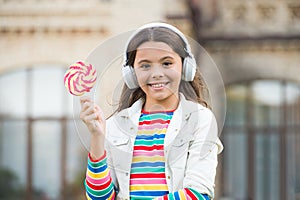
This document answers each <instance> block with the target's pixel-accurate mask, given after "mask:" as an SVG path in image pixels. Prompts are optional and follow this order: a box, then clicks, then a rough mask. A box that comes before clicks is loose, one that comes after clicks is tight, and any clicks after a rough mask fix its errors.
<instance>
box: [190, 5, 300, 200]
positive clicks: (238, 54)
mask: <svg viewBox="0 0 300 200" xmlns="http://www.w3.org/2000/svg"><path fill="white" fill-rule="evenodd" d="M188 4H189V5H190V9H191V16H192V17H191V19H192V21H193V27H195V29H194V31H195V37H196V38H197V41H199V43H200V44H202V45H203V46H204V47H205V49H206V50H207V51H208V52H209V53H210V55H211V56H212V57H213V59H214V61H215V62H216V64H217V65H218V67H219V69H220V71H221V74H222V77H223V80H224V83H225V87H226V95H227V115H226V121H225V122H226V123H225V126H224V129H223V133H222V141H223V142H224V145H225V150H224V152H223V154H222V157H221V166H220V168H221V169H220V176H219V178H220V179H219V181H220V182H218V184H219V189H218V191H219V192H220V193H219V195H218V196H219V198H218V199H255V200H257V199H272V200H273V199H289V200H294V199H300V173H299V169H300V159H299V158H300V155H299V153H300V149H299V145H300V143H299V142H300V132H299V125H300V76H299V75H298V74H299V73H300V66H299V63H300V2H299V1H297V0H294V1H293V0H289V1H268V0H264V1H238V0H229V1H225V0H224V1H214V0H213V1H208V0H201V1H197V0H189V1H188Z"/></svg>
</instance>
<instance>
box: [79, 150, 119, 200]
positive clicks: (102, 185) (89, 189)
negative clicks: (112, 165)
mask: <svg viewBox="0 0 300 200" xmlns="http://www.w3.org/2000/svg"><path fill="white" fill-rule="evenodd" d="M106 160H107V158H106V153H105V154H104V155H103V157H102V158H100V159H98V160H92V158H91V156H90V155H89V156H88V165H87V171H86V179H85V182H84V184H85V190H86V197H87V199H89V200H90V199H91V200H100V199H103V200H104V199H109V200H110V199H114V198H115V194H116V192H115V189H114V183H113V181H112V178H111V176H110V170H109V168H108V167H107V162H106Z"/></svg>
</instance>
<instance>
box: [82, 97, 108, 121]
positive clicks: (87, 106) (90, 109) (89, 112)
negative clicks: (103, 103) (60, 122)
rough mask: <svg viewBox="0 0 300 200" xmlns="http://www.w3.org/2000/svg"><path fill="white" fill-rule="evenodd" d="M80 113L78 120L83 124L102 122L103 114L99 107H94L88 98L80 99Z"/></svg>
mask: <svg viewBox="0 0 300 200" xmlns="http://www.w3.org/2000/svg"><path fill="white" fill-rule="evenodd" d="M80 103H81V112H80V119H81V120H82V121H84V122H85V123H89V122H91V121H92V120H97V121H99V122H100V121H103V120H104V119H105V118H104V114H103V112H102V110H101V109H100V107H99V106H98V105H96V104H95V103H94V102H92V100H91V99H90V98H89V97H82V98H81V99H80Z"/></svg>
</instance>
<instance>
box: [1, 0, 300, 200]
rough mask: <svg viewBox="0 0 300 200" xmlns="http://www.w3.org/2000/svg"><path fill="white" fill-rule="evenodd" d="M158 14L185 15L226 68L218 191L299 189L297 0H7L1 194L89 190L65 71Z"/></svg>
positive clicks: (252, 193) (58, 195)
mask: <svg viewBox="0 0 300 200" xmlns="http://www.w3.org/2000/svg"><path fill="white" fill-rule="evenodd" d="M153 21H167V22H170V23H171V24H173V25H175V26H178V27H179V28H180V29H181V30H182V31H183V32H184V33H185V34H187V35H188V36H190V37H192V38H194V39H195V40H196V41H198V42H199V43H200V44H201V45H202V46H203V47H204V48H205V49H206V51H207V52H208V53H209V54H210V55H211V57H212V58H213V60H214V61H215V63H216V65H217V66H218V70H219V71H220V72H221V75H222V78H223V81H224V84H225V88H226V94H227V116H226V121H225V125H224V128H223V132H222V135H221V137H222V141H223V143H224V146H225V149H224V152H223V153H222V155H221V157H220V165H219V167H218V177H217V184H216V192H217V194H216V195H217V196H216V199H223V200H225V199H226V200H227V199H230V200H231V199H232V200H238V199H239V200H240V199H245V200H246V199H255V200H259V199H272V200H273V199H274V200H276V199H278V200H279V199H289V200H290V199H291V200H294V199H300V197H299V194H300V173H299V172H298V171H297V169H300V159H299V158H300V147H299V146H300V136H299V134H300V132H299V130H300V76H299V75H298V74H300V66H299V63H300V2H299V1H297V0H288V1H269V0H264V1H238V0H229V1H225V0H220V1H216V0H175V1H174V0H163V1H161V0H152V1H149V0H139V1H134V0H74V1H69V0H60V1H58V0H54V1H48V0H42V1H37V0H23V1H21V0H0V51H1V54H0V57H1V65H0V97H1V103H0V178H1V181H0V197H1V198H2V199H9V198H12V199H27V200H29V199H61V200H63V199H83V198H84V190H83V177H84V173H85V166H86V155H87V151H86V148H85V146H84V144H83V142H82V141H83V139H82V137H83V136H82V135H79V134H78V130H77V129H80V127H75V126H74V119H73V118H74V117H73V114H74V113H73V112H74V107H73V103H74V102H73V101H74V99H73V98H72V97H70V95H69V94H68V93H67V92H66V90H65V88H64V86H63V81H62V77H63V75H64V73H65V70H66V68H67V67H68V66H69V64H70V63H73V62H74V61H77V60H80V59H85V58H86V57H87V56H88V55H89V53H90V52H91V51H92V50H93V49H94V48H95V47H97V46H98V45H99V44H101V43H103V42H105V41H107V40H109V38H111V37H114V36H116V35H119V34H120V33H124V32H126V31H129V30H133V29H135V28H137V27H139V26H140V25H142V24H145V23H148V22H153ZM120 48H121V52H122V47H120ZM116 51H117V50H116ZM118 51H119V50H118ZM119 56H122V55H119ZM199 59H200V62H201V58H199ZM204 62H205V61H204ZM204 64H205V63H204ZM206 70H208V69H203V71H206ZM208 71H209V70H208ZM117 73H118V72H116V74H115V75H116V76H117V77H118V76H119V74H117ZM111 77H114V75H111ZM109 85H110V84H107V85H106V86H107V87H109ZM99 92H100V93H101V92H103V91H99ZM212 92H213V91H212ZM75 121H76V116H75ZM221 128H222V127H221ZM83 131H84V130H80V131H79V132H83ZM12 194H14V195H15V196H12ZM1 198H0V199H1Z"/></svg>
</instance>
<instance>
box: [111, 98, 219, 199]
mask: <svg viewBox="0 0 300 200" xmlns="http://www.w3.org/2000/svg"><path fill="white" fill-rule="evenodd" d="M142 105H143V101H142V100H139V101H137V102H135V103H134V104H133V105H132V106H131V107H130V108H127V109H125V110H122V111H121V112H119V113H117V114H116V115H114V116H112V117H111V118H110V119H108V120H107V124H106V130H107V132H106V134H107V137H106V138H107V140H106V142H105V146H106V152H107V163H108V166H109V168H110V174H111V177H112V179H113V182H114V184H115V189H116V191H117V194H118V195H117V199H129V179H130V169H131V162H132V154H133V146H134V141H135V136H136V133H137V129H138V121H139V117H140V113H141V109H142ZM222 149H223V146H222V143H221V142H220V140H219V138H218V130H217V123H216V120H215V117H214V115H213V113H212V112H211V111H210V110H209V109H207V108H205V107H203V106H201V105H200V104H197V103H194V102H192V101H188V100H186V98H185V97H184V95H182V94H180V103H179V106H178V108H177V109H176V110H175V111H174V114H173V117H172V120H171V121H170V124H169V126H168V129H167V132H166V136H165V141H164V152H165V160H166V162H165V169H166V178H167V185H168V189H169V192H175V191H178V190H179V189H182V188H186V187H190V188H193V189H195V190H197V191H198V192H200V193H206V194H208V195H209V196H210V197H211V198H212V197H213V196H214V182H215V176H216V167H217V154H218V153H220V152H221V151H222Z"/></svg>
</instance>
